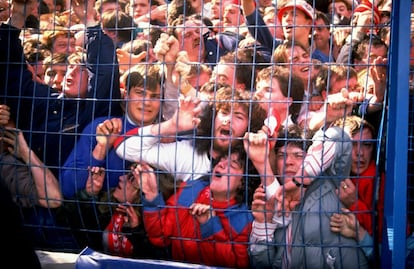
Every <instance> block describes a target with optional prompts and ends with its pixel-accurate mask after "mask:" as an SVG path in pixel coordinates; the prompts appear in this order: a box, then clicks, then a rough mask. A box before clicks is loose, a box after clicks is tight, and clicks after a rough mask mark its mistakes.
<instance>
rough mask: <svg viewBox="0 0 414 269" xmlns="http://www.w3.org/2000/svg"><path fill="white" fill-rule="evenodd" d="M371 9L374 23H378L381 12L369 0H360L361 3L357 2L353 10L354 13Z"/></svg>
mask: <svg viewBox="0 0 414 269" xmlns="http://www.w3.org/2000/svg"><path fill="white" fill-rule="evenodd" d="M367 10H369V11H373V13H374V14H373V15H374V23H375V24H379V23H380V21H381V13H380V11H379V10H378V8H377V7H376V6H374V5H372V3H371V1H369V0H362V1H361V4H359V5H358V6H357V7H356V8H355V10H354V13H356V12H365V11H367Z"/></svg>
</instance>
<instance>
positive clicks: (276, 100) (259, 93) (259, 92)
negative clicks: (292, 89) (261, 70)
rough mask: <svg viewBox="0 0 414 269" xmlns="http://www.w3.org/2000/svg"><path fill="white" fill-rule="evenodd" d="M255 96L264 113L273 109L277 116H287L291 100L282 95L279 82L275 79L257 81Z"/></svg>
mask: <svg viewBox="0 0 414 269" xmlns="http://www.w3.org/2000/svg"><path fill="white" fill-rule="evenodd" d="M255 96H256V97H257V98H258V100H260V101H261V103H260V105H261V106H262V107H263V109H265V110H266V111H269V110H270V108H273V109H274V110H276V111H277V112H278V113H279V115H287V114H288V113H289V112H288V110H289V106H290V104H291V102H292V101H291V98H288V97H286V96H284V95H283V93H282V91H281V89H280V86H279V82H278V81H277V80H276V79H275V78H273V79H272V80H260V81H258V82H257V85H256V92H255ZM282 120H284V119H282Z"/></svg>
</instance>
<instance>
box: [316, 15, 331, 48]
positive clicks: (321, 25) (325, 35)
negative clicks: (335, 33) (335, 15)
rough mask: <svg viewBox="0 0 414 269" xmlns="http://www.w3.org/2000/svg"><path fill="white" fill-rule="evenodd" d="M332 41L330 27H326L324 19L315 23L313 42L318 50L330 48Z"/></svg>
mask: <svg viewBox="0 0 414 269" xmlns="http://www.w3.org/2000/svg"><path fill="white" fill-rule="evenodd" d="M330 39H331V32H330V31H329V25H326V24H325V22H324V21H323V20H322V19H318V20H316V21H315V28H314V30H313V41H314V42H315V46H316V48H326V46H329V41H330Z"/></svg>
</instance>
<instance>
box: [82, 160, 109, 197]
mask: <svg viewBox="0 0 414 269" xmlns="http://www.w3.org/2000/svg"><path fill="white" fill-rule="evenodd" d="M88 170H89V176H88V179H87V180H86V186H85V190H86V192H87V193H88V194H89V195H91V196H97V195H98V194H99V193H100V192H101V190H102V186H103V182H104V179H105V168H102V167H98V166H92V167H88Z"/></svg>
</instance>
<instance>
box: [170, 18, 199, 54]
mask: <svg viewBox="0 0 414 269" xmlns="http://www.w3.org/2000/svg"><path fill="white" fill-rule="evenodd" d="M200 25H201V24H200V22H197V21H193V20H189V21H186V22H185V23H184V25H179V26H178V28H177V30H176V33H177V39H178V42H179V45H180V47H181V50H185V51H187V54H188V57H189V60H190V61H193V62H203V60H204V43H203V37H202V33H201V31H200Z"/></svg>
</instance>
